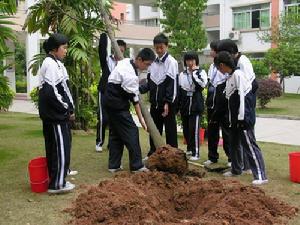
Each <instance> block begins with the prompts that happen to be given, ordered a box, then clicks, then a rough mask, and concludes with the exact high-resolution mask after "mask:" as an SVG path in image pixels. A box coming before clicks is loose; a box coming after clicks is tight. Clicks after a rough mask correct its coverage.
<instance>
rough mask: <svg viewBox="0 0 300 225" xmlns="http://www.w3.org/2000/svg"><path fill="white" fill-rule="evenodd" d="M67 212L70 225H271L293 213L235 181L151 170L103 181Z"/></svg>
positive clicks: (283, 222)
mask: <svg viewBox="0 0 300 225" xmlns="http://www.w3.org/2000/svg"><path fill="white" fill-rule="evenodd" d="M67 211H68V212H69V213H70V214H71V215H72V218H73V219H72V221H70V224H74V225H92V224H93V225H94V224H103V225H104V224H105V225H108V224H109V225H173V224H174V225H175V224H178V225H179V224H186V225H200V224H201V225H203V224H205V225H220V224H222V225H229V224H230V225H241V224H243V225H250V224H251V225H273V224H276V225H277V224H286V222H287V218H291V217H293V216H295V214H296V213H297V212H298V209H297V208H295V207H292V206H289V205H287V204H285V203H283V202H281V201H279V200H277V199H275V198H272V197H269V196H267V195H266V194H265V192H264V191H263V190H262V189H260V188H257V187H253V186H245V185H242V184H240V183H239V182H238V181H233V180H203V179H201V178H199V177H197V176H196V177H195V176H193V177H190V176H178V175H176V174H171V173H164V172H158V171H155V172H148V173H138V174H129V173H127V174H125V173H122V174H119V175H118V176H116V177H115V178H114V179H111V180H106V181H103V182H101V183H100V184H99V185H98V186H96V187H95V186H93V187H91V188H89V190H88V191H86V192H85V193H82V194H80V195H79V196H78V198H77V199H76V201H75V202H74V204H73V207H72V208H70V209H68V210H67Z"/></svg>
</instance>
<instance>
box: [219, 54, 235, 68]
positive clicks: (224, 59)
mask: <svg viewBox="0 0 300 225" xmlns="http://www.w3.org/2000/svg"><path fill="white" fill-rule="evenodd" d="M221 63H223V64H225V65H226V66H228V67H229V68H231V69H233V70H234V69H236V65H235V62H234V58H233V57H232V55H231V54H230V53H229V52H227V51H221V52H219V53H218V54H217V56H216V57H215V58H214V64H215V66H216V67H217V68H218V67H219V66H220V64H221Z"/></svg>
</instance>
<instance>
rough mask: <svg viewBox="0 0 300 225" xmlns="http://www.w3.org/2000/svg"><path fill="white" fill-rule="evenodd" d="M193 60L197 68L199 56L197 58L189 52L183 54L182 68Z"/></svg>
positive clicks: (194, 53)
mask: <svg viewBox="0 0 300 225" xmlns="http://www.w3.org/2000/svg"><path fill="white" fill-rule="evenodd" d="M193 59H194V60H195V61H196V65H197V66H198V65H199V56H198V54H197V52H194V51H189V52H187V53H185V54H184V56H183V63H184V66H186V61H187V60H193Z"/></svg>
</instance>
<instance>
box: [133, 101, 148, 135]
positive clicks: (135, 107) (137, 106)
mask: <svg viewBox="0 0 300 225" xmlns="http://www.w3.org/2000/svg"><path fill="white" fill-rule="evenodd" d="M134 109H135V112H136V115H137V116H138V118H139V121H140V123H141V125H142V127H143V128H144V130H145V131H147V125H146V123H145V119H144V117H143V115H142V112H141V107H140V104H139V103H136V104H134Z"/></svg>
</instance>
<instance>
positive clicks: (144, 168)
mask: <svg viewBox="0 0 300 225" xmlns="http://www.w3.org/2000/svg"><path fill="white" fill-rule="evenodd" d="M132 172H133V173H139V172H149V169H147V168H146V167H145V166H143V167H142V168H139V169H137V170H133V171H132Z"/></svg>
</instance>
